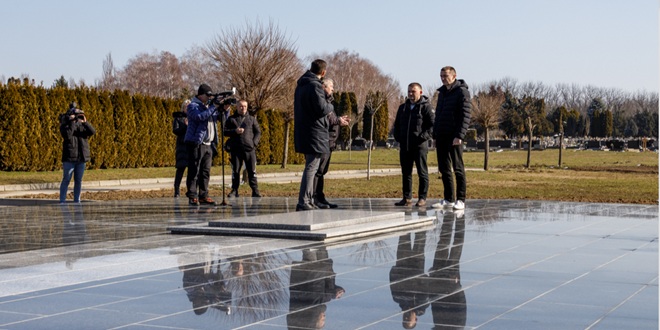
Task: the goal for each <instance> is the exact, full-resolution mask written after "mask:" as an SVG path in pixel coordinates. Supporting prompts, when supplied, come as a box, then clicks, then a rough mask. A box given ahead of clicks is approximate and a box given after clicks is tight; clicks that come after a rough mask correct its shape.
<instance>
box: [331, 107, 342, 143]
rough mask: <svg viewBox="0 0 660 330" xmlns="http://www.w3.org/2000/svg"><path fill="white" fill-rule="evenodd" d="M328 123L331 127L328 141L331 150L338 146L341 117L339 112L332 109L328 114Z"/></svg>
mask: <svg viewBox="0 0 660 330" xmlns="http://www.w3.org/2000/svg"><path fill="white" fill-rule="evenodd" d="M328 124H329V125H330V128H329V129H328V142H329V146H330V150H335V148H337V138H339V126H340V125H339V117H337V114H336V113H335V112H334V111H332V112H330V114H329V115H328Z"/></svg>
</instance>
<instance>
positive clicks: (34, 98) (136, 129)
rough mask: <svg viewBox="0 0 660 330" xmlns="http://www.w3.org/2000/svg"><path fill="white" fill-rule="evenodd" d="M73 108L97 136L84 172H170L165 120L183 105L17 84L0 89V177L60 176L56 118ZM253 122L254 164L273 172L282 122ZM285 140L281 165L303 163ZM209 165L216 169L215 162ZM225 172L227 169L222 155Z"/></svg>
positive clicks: (264, 118) (261, 117)
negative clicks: (257, 132) (256, 134)
mask: <svg viewBox="0 0 660 330" xmlns="http://www.w3.org/2000/svg"><path fill="white" fill-rule="evenodd" d="M73 101H75V102H77V103H78V107H79V108H80V109H82V110H83V111H85V116H86V117H87V120H88V121H89V122H90V123H91V124H92V126H94V128H95V129H96V134H95V135H94V136H92V137H91V138H90V139H89V144H90V150H91V156H92V159H91V161H90V162H89V163H88V164H87V167H88V168H91V169H99V168H102V169H106V168H138V167H163V166H174V163H175V156H174V152H175V143H176V137H175V135H174V134H173V133H172V113H173V112H176V111H179V109H180V106H181V102H182V100H177V99H161V98H157V97H152V96H145V95H140V94H135V95H131V94H129V93H128V92H127V91H121V90H115V91H114V92H109V91H103V90H97V89H95V88H90V87H76V88H75V89H68V88H65V87H53V88H45V87H43V86H33V85H31V84H29V83H26V82H23V83H8V84H5V85H0V141H2V143H0V170H2V171H54V170H59V169H61V168H62V162H61V159H62V137H61V135H60V132H59V116H60V114H62V113H64V112H65V111H66V110H67V109H68V107H69V103H71V102H73ZM256 117H257V120H258V121H259V125H260V126H261V129H262V134H263V136H262V138H261V142H260V144H259V147H258V148H257V161H258V163H259V164H280V163H281V162H282V157H283V156H282V153H283V150H284V134H285V133H284V130H285V126H284V115H283V114H282V113H281V112H280V111H275V110H267V111H261V112H260V113H259V114H257V115H256ZM291 125H293V124H291ZM218 129H220V128H218ZM289 133H290V140H289V141H290V144H291V146H290V148H289V158H288V162H289V163H301V162H304V157H302V155H297V154H296V153H295V151H294V148H293V129H291V131H290V132H289ZM213 162H214V165H219V164H220V162H221V159H220V157H216V158H215V159H214V161H213ZM225 164H229V156H228V155H227V153H225Z"/></svg>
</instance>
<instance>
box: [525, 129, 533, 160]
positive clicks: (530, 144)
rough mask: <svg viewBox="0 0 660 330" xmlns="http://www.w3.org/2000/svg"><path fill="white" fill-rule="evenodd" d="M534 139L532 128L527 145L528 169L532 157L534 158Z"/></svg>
mask: <svg viewBox="0 0 660 330" xmlns="http://www.w3.org/2000/svg"><path fill="white" fill-rule="evenodd" d="M532 138H533V136H532V129H531V128H530V130H529V133H528V136H527V139H528V143H527V165H526V166H525V167H527V168H529V164H530V161H531V157H532V142H533V141H532Z"/></svg>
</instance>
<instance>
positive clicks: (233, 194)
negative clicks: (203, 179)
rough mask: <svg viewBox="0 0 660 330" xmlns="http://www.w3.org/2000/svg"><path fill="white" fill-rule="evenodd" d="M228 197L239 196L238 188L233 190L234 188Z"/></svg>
mask: <svg viewBox="0 0 660 330" xmlns="http://www.w3.org/2000/svg"><path fill="white" fill-rule="evenodd" d="M227 197H229V198H231V197H236V198H238V190H233V189H232V191H230V192H229V194H227Z"/></svg>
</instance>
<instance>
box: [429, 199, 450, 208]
mask: <svg viewBox="0 0 660 330" xmlns="http://www.w3.org/2000/svg"><path fill="white" fill-rule="evenodd" d="M452 206H454V203H452V202H450V201H448V200H446V199H441V200H440V201H439V202H437V203H435V204H433V205H431V207H432V208H434V209H444V208H451V207H452Z"/></svg>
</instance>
